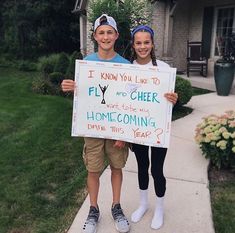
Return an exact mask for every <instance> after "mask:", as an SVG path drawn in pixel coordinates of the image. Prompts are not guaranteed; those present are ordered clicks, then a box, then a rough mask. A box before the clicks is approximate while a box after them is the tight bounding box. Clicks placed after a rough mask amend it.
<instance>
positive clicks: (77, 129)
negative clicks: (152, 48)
mask: <svg viewBox="0 0 235 233" xmlns="http://www.w3.org/2000/svg"><path fill="white" fill-rule="evenodd" d="M175 74H176V69H174V68H168V67H166V68H165V67H164V68H158V67H152V66H149V67H146V66H139V65H133V64H117V63H109V62H94V61H82V60H76V69H75V81H76V88H75V92H74V105H73V122H72V136H83V137H96V138H97V137H100V138H110V139H117V140H122V141H128V142H134V143H138V144H145V145H151V146H156V147H168V146H169V137H170V125H171V114H172V104H171V103H170V102H169V101H167V100H166V98H165V97H164V93H167V92H171V91H173V90H174V85H175Z"/></svg>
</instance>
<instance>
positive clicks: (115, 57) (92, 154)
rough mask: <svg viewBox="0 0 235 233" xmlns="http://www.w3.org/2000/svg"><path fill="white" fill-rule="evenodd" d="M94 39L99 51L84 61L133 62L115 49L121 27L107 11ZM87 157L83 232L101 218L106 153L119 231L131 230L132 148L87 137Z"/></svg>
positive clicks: (68, 83) (90, 232) (65, 85)
mask: <svg viewBox="0 0 235 233" xmlns="http://www.w3.org/2000/svg"><path fill="white" fill-rule="evenodd" d="M93 36H94V39H95V40H96V42H97V44H98V52H97V53H93V54H90V55H88V56H87V57H85V59H84V60H89V61H101V62H113V63H130V62H129V61H128V60H126V59H124V58H123V57H121V56H120V55H119V54H117V53H116V52H115V50H114V44H115V42H116V40H117V39H118V36H119V34H118V29H117V24H116V22H115V20H114V19H113V18H112V17H111V16H108V15H106V14H103V15H101V16H100V17H99V18H97V19H96V21H95V24H94V33H93ZM61 86H62V90H63V91H73V90H74V87H75V82H74V81H73V80H64V81H63V82H62V84H61ZM84 141H85V144H84V150H83V158H84V163H85V165H86V168H87V170H88V177H87V188H88V193H89V198H90V211H89V214H88V217H87V219H86V221H85V224H84V226H83V232H85V233H95V232H96V230H97V223H98V220H99V217H100V212H99V207H98V203H97V199H98V192H99V176H100V173H101V171H102V170H103V162H104V154H106V156H107V157H108V160H109V164H110V168H111V183H112V191H113V203H112V207H111V213H112V216H113V219H114V222H115V226H116V229H117V230H118V231H119V232H128V231H129V230H130V225H129V222H128V220H127V218H126V217H125V215H124V213H123V211H122V208H121V205H120V196H121V185H122V168H123V167H124V166H125V163H126V160H127V156H128V147H127V144H126V143H125V142H123V141H115V140H111V139H101V138H84Z"/></svg>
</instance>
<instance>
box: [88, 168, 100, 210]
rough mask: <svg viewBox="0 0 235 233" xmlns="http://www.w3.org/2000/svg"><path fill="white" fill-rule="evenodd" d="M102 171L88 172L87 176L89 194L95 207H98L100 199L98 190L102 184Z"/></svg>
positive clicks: (91, 203)
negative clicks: (100, 178)
mask: <svg viewBox="0 0 235 233" xmlns="http://www.w3.org/2000/svg"><path fill="white" fill-rule="evenodd" d="M99 177H100V173H99V172H88V176H87V188H88V194H89V197H90V205H91V206H94V207H96V208H97V207H98V204H97V199H98V192H99V186H100V180H99Z"/></svg>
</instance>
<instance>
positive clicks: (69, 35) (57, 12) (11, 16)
mask: <svg viewBox="0 0 235 233" xmlns="http://www.w3.org/2000/svg"><path fill="white" fill-rule="evenodd" d="M73 6H74V1H73V0H60V1H55V0H50V1H48V0H21V1H16V0H8V1H6V0H2V3H1V9H0V33H1V38H2V41H1V45H0V47H1V50H2V51H4V52H5V53H9V54H12V55H14V56H15V57H16V58H23V59H24V58H31V57H38V56H40V55H45V54H50V53H55V52H61V51H64V52H72V51H74V50H77V48H79V25H78V23H79V20H78V16H77V15H75V14H72V13H71V11H72V9H73Z"/></svg>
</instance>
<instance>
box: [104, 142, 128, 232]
mask: <svg viewBox="0 0 235 233" xmlns="http://www.w3.org/2000/svg"><path fill="white" fill-rule="evenodd" d="M114 143H115V141H114V140H106V143H105V151H106V153H107V156H108V159H109V163H110V168H111V182H112V191H113V204H112V208H111V212H112V216H113V219H114V222H115V226H116V229H117V230H118V231H119V232H129V230H130V225H129V222H128V220H127V218H126V216H125V215H124V213H123V211H122V208H121V205H120V197H121V187H122V168H123V167H124V166H125V163H126V160H127V156H128V147H127V146H125V148H122V149H119V148H115V147H114V146H113V145H114Z"/></svg>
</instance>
